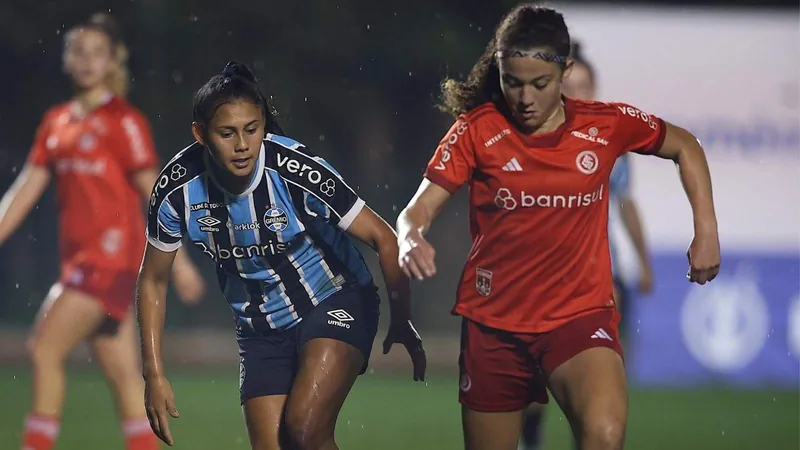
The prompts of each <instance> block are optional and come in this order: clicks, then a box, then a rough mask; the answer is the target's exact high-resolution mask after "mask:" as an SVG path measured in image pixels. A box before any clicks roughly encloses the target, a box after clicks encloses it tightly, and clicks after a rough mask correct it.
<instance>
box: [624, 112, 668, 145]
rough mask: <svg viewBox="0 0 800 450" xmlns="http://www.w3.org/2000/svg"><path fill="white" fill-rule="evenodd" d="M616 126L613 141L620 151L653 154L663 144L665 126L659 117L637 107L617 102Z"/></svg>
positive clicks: (665, 131)
mask: <svg viewBox="0 0 800 450" xmlns="http://www.w3.org/2000/svg"><path fill="white" fill-rule="evenodd" d="M614 106H616V107H617V117H618V120H617V126H616V129H615V130H614V141H615V143H616V145H618V146H619V148H620V152H621V153H628V152H635V153H642V154H649V155H652V154H655V153H656V152H658V151H659V150H661V145H662V144H664V136H665V135H666V133H667V126H666V124H665V123H664V121H663V120H661V119H660V118H658V117H656V116H654V115H651V114H647V113H645V112H643V111H641V110H640V109H638V108H635V107H633V106H631V105H627V104H624V103H617V104H615V105H614Z"/></svg>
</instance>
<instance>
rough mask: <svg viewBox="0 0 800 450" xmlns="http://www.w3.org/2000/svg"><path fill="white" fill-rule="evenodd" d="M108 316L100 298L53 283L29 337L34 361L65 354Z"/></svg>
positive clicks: (59, 356)
mask: <svg viewBox="0 0 800 450" xmlns="http://www.w3.org/2000/svg"><path fill="white" fill-rule="evenodd" d="M105 318H106V313H105V310H104V309H103V306H102V305H101V304H100V302H99V301H98V300H97V299H95V298H93V297H91V296H89V295H87V294H85V293H83V292H81V291H77V290H74V289H69V288H63V287H62V286H60V285H56V286H54V287H53V289H51V292H50V294H48V298H47V299H46V300H45V302H44V303H43V304H42V309H41V310H40V313H39V316H38V318H37V320H36V324H35V325H34V331H33V335H32V336H31V339H30V341H29V349H30V352H31V355H32V357H33V359H34V362H46V361H51V362H56V361H57V360H59V359H63V358H65V357H66V356H67V355H68V354H69V353H70V352H71V351H72V350H73V349H74V348H75V347H76V346H77V345H78V344H79V343H80V342H81V341H83V340H85V339H86V338H87V337H89V336H91V334H92V333H94V331H95V330H96V329H97V327H98V326H99V325H100V324H101V323H102V322H103V321H104V320H105Z"/></svg>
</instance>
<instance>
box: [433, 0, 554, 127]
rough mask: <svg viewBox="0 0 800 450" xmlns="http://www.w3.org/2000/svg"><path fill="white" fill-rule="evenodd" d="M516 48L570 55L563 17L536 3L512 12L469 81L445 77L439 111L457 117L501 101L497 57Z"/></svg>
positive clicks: (476, 64) (506, 16)
mask: <svg viewBox="0 0 800 450" xmlns="http://www.w3.org/2000/svg"><path fill="white" fill-rule="evenodd" d="M515 47H516V48H525V49H532V48H535V47H545V48H548V49H550V50H551V51H554V52H555V53H556V54H557V55H560V56H567V55H569V54H570V37H569V30H568V29H567V24H566V23H565V22H564V16H563V15H562V14H561V13H559V12H558V11H556V10H554V9H550V8H545V7H542V6H537V5H535V4H533V3H523V4H521V5H518V6H517V7H515V8H514V9H512V10H511V11H509V12H508V13H507V14H506V15H505V16H504V17H503V20H502V21H500V24H499V25H498V26H497V30H496V31H495V34H494V37H493V38H492V40H490V41H489V45H487V46H486V50H485V51H484V52H483V54H482V55H481V57H480V58H478V61H477V62H476V63H475V65H474V66H473V67H472V70H471V71H470V73H469V76H467V79H466V80H465V81H458V80H455V79H453V78H445V79H444V81H442V85H441V87H442V93H441V102H440V104H439V105H438V108H439V109H440V110H442V111H444V112H446V113H449V114H451V115H453V116H454V117H458V116H459V115H461V114H464V113H466V112H468V111H470V110H472V109H474V108H476V107H478V106H480V105H482V104H484V103H487V102H490V101H494V102H497V101H499V100H500V99H501V98H502V95H501V91H500V70H499V68H498V65H497V58H496V56H495V55H496V53H497V51H498V50H500V49H507V48H515Z"/></svg>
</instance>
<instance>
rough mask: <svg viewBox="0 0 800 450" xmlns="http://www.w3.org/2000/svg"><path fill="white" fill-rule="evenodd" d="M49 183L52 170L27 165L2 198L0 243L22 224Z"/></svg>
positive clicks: (0, 204)
mask: <svg viewBox="0 0 800 450" xmlns="http://www.w3.org/2000/svg"><path fill="white" fill-rule="evenodd" d="M48 184H50V171H49V170H47V168H45V167H43V166H39V165H35V164H30V163H29V164H26V165H25V167H24V168H23V169H22V172H21V173H20V174H19V177H17V179H16V181H14V184H12V185H11V188H10V189H9V190H8V192H6V194H5V195H4V196H3V199H2V200H0V244H2V243H3V242H5V240H6V239H8V237H9V236H10V235H11V234H12V233H14V231H16V229H17V228H18V227H19V226H20V224H22V222H23V221H24V220H25V217H27V216H28V213H29V212H30V211H31V208H33V205H35V204H36V202H38V201H39V198H41V197H42V194H43V193H44V190H45V189H47V185H48Z"/></svg>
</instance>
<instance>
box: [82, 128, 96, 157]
mask: <svg viewBox="0 0 800 450" xmlns="http://www.w3.org/2000/svg"><path fill="white" fill-rule="evenodd" d="M95 146H97V138H95V137H94V135H93V134H91V133H83V134H81V137H80V138H78V151H80V152H82V153H89V152H91V151H92V150H94V148H95Z"/></svg>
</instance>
